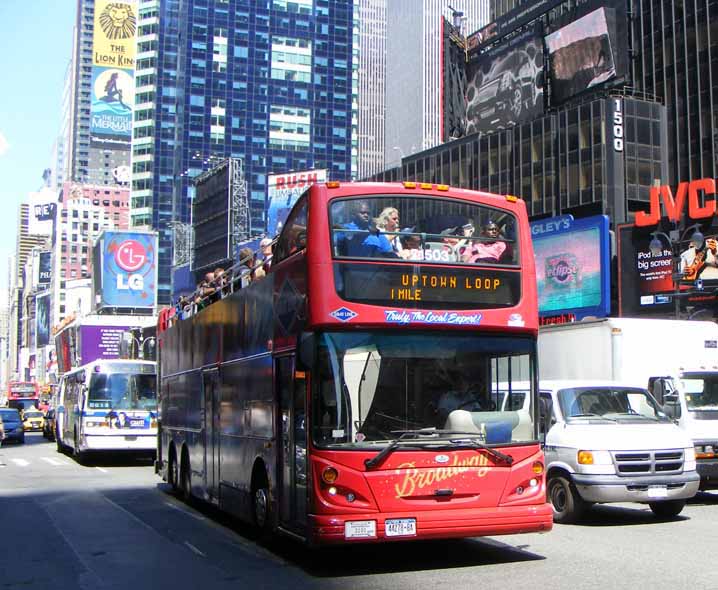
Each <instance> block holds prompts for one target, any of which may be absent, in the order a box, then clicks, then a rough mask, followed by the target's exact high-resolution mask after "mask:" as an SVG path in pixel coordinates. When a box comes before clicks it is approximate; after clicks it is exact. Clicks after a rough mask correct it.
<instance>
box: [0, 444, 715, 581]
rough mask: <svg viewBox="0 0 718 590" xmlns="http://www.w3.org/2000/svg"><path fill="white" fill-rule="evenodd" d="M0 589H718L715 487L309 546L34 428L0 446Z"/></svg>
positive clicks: (134, 465) (141, 467)
mask: <svg viewBox="0 0 718 590" xmlns="http://www.w3.org/2000/svg"><path fill="white" fill-rule="evenodd" d="M0 535H1V536H0V539H2V540H1V541H0V588H1V589H2V590H6V589H7V590H15V589H23V590H36V589H44V588H47V589H52V590H59V589H65V588H68V589H77V588H79V589H87V590H94V589H98V590H104V589H115V588H117V589H120V588H121V589H122V590H127V589H128V588H131V589H137V590H144V589H147V590H149V589H152V590H156V589H157V588H162V589H165V588H168V589H173V590H175V589H176V590H184V589H192V590H197V589H198V590H208V589H209V588H212V589H215V588H218V589H224V588H232V589H235V590H236V589H239V588H248V589H249V588H251V589H255V588H256V589H263V588H267V589H273V590H274V589H281V588H291V589H292V590H302V589H305V588H328V589H331V588H336V589H340V588H341V589H343V590H346V589H347V588H351V589H353V588H360V589H369V588H377V589H379V588H382V589H384V588H389V589H392V590H394V589H397V590H398V589H407V590H409V589H410V590H417V589H421V588H431V589H432V590H434V589H439V588H451V589H452V590H460V589H464V588H466V589H469V588H471V589H476V588H478V589H481V590H483V589H495V588H512V589H513V588H517V589H518V588H526V589H530V590H536V589H537V588H546V587H548V588H552V589H561V588H567V589H568V588H570V589H572V590H576V589H588V588H602V589H603V588H611V589H612V590H615V589H619V588H631V589H632V590H636V589H639V588H651V589H652V590H653V589H663V588H666V589H667V588H670V589H676V588H691V589H694V590H695V589H702V588H718V565H716V563H717V560H716V557H715V556H716V552H717V551H718V493H716V494H701V495H699V496H698V497H697V498H696V499H694V500H693V501H691V503H690V505H689V506H688V507H686V509H685V510H684V512H683V513H682V514H681V515H680V516H679V517H678V518H676V519H674V520H671V521H663V522H662V521H658V520H656V519H655V518H654V516H653V514H652V513H651V511H650V510H649V509H648V508H647V507H643V506H640V505H634V504H623V505H615V506H600V507H597V508H594V509H593V510H592V511H591V513H590V515H589V518H588V519H587V520H586V521H585V522H584V523H583V524H581V525H574V526H560V525H559V526H556V527H555V528H554V530H553V531H552V532H550V533H548V534H543V535H539V534H530V535H515V536H507V537H494V538H482V539H467V540H457V541H442V542H438V541H437V542H424V543H406V542H404V543H396V544H388V545H381V546H372V545H354V546H351V547H345V548H339V549H330V550H322V551H317V552H312V551H309V550H307V549H304V548H303V547H301V546H299V545H297V544H296V543H294V542H291V541H288V540H279V541H275V542H273V543H271V544H270V545H268V546H263V545H260V544H258V543H256V542H255V540H254V538H253V536H252V532H251V530H249V529H248V528H247V527H245V526H243V525H241V524H239V523H236V522H234V521H233V520H231V519H228V518H227V517H225V516H222V515H220V514H217V513H216V511H214V510H213V509H211V508H208V507H202V506H200V507H199V508H191V507H188V506H186V505H185V504H183V503H182V502H180V501H179V500H178V499H176V498H175V497H174V496H173V495H171V494H170V493H169V491H168V489H167V486H166V485H165V484H164V483H163V482H162V481H161V480H160V479H159V478H157V477H156V475H155V474H154V471H153V469H152V466H151V463H150V462H149V461H146V460H145V461H142V460H122V461H116V460H115V461H112V460H109V459H103V460H100V461H99V462H94V463H91V464H89V465H85V466H82V465H78V464H77V463H75V461H74V460H73V459H72V458H70V457H67V456H65V455H61V454H58V453H57V452H56V451H55V445H54V443H49V442H46V441H45V440H44V439H43V438H42V436H41V435H40V434H30V435H28V436H27V443H26V444H25V445H24V446H23V445H4V446H3V447H2V448H0Z"/></svg>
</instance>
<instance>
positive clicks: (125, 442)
mask: <svg viewBox="0 0 718 590" xmlns="http://www.w3.org/2000/svg"><path fill="white" fill-rule="evenodd" d="M80 450H81V451H135V452H147V451H156V450H157V434H156V433H155V434H123V435H117V434H113V435H99V434H86V435H84V436H83V437H82V440H80Z"/></svg>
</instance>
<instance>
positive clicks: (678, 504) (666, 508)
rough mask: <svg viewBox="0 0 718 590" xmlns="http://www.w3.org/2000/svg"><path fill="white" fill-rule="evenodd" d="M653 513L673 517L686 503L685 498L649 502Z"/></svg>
mask: <svg viewBox="0 0 718 590" xmlns="http://www.w3.org/2000/svg"><path fill="white" fill-rule="evenodd" d="M648 505H649V506H650V507H651V510H652V511H653V514H655V515H656V516H658V517H659V518H673V517H675V516H678V515H679V514H680V513H681V511H682V510H683V507H684V506H685V505H686V501H685V500H665V501H664V502H649V503H648Z"/></svg>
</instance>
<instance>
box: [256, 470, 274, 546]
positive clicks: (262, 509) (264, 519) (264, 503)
mask: <svg viewBox="0 0 718 590" xmlns="http://www.w3.org/2000/svg"><path fill="white" fill-rule="evenodd" d="M252 507H253V513H254V514H253V516H254V526H255V527H256V529H257V532H258V533H259V536H260V538H261V539H262V540H267V539H268V538H269V536H270V528H271V527H270V520H271V508H270V500H269V482H268V481H267V476H266V475H265V474H264V473H263V472H261V471H259V470H257V471H256V472H255V475H254V478H253V482H252Z"/></svg>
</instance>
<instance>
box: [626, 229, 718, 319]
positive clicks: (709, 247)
mask: <svg viewBox="0 0 718 590" xmlns="http://www.w3.org/2000/svg"><path fill="white" fill-rule="evenodd" d="M671 225H672V224H670V223H669V222H666V221H664V222H663V223H662V224H660V225H659V226H654V227H637V226H635V225H633V224H628V225H620V226H618V263H619V281H618V288H619V306H620V313H621V315H642V314H652V315H655V314H656V313H672V312H673V310H674V308H675V307H674V306H675V299H674V298H675V295H676V287H677V289H678V293H679V299H680V303H679V306H680V307H681V308H683V307H685V306H690V307H692V308H696V309H697V308H702V307H709V308H712V307H713V306H714V305H715V303H716V301H717V297H716V293H718V226H715V225H712V224H711V223H710V222H709V223H706V224H701V225H697V227H692V226H690V225H689V226H688V228H687V230H686V229H684V230H681V231H677V230H673V232H674V238H675V240H674V241H673V243H671V242H670V239H671V238H670V234H671V231H672V230H671V229H670V226H671ZM696 231H698V232H699V234H698V235H699V236H700V237H701V238H702V239H699V240H698V242H695V241H694V240H692V238H693V236H694V235H695V234H696ZM676 233H677V234H678V235H677V236H676ZM654 239H656V240H658V242H659V243H660V245H661V247H660V250H658V251H656V252H653V251H652V250H651V242H652V241H653V240H654ZM676 269H677V270H678V271H679V272H680V280H679V282H678V285H676V283H675V282H674V280H673V275H674V272H675V271H676Z"/></svg>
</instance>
